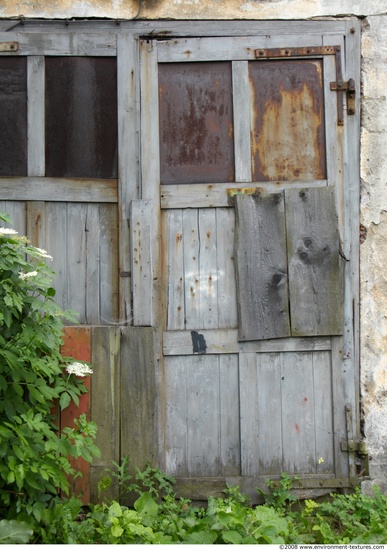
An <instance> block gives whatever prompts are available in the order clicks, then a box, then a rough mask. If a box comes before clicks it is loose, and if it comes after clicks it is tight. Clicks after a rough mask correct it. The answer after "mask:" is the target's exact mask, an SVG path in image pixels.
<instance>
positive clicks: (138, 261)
mask: <svg viewBox="0 0 387 550" xmlns="http://www.w3.org/2000/svg"><path fill="white" fill-rule="evenodd" d="M151 228H152V201H141V200H136V201H132V202H131V206H130V237H131V244H130V251H131V255H130V257H131V262H132V285H133V325H134V326H151V325H152V321H153V309H152V304H153V299H152V298H153V295H152V288H153V275H152V253H151V246H152V245H151V238H152V234H151Z"/></svg>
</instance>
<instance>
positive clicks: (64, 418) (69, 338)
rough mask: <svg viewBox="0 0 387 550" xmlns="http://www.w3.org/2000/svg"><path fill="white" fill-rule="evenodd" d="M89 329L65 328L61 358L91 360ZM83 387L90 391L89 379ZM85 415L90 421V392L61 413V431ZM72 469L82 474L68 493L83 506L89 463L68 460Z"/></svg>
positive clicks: (87, 498)
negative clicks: (76, 498)
mask: <svg viewBox="0 0 387 550" xmlns="http://www.w3.org/2000/svg"><path fill="white" fill-rule="evenodd" d="M90 331H91V329H90V327H66V328H65V329H64V337H63V346H62V348H61V353H62V355H63V356H71V357H74V359H76V360H79V361H86V362H88V363H89V362H90V360H91V332H90ZM84 380H85V385H86V387H87V388H88V390H90V377H87V378H85V379H84ZM81 414H86V416H87V418H88V420H90V391H89V392H88V393H84V394H83V395H81V396H80V398H79V406H76V405H75V403H71V404H70V405H69V406H68V407H67V408H66V409H64V410H63V411H62V412H61V415H60V416H61V418H60V424H61V429H63V428H65V427H66V426H69V427H71V428H73V427H74V418H79V417H80V415H81ZM70 462H71V465H72V467H73V468H74V469H75V470H77V471H80V472H81V473H82V477H77V478H75V479H70V493H71V494H73V495H75V496H77V497H79V495H81V496H80V497H79V498H80V500H81V501H82V502H83V504H88V503H89V502H90V463H89V462H86V461H85V460H84V459H83V458H78V459H74V458H71V459H70Z"/></svg>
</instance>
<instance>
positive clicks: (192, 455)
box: [165, 355, 240, 476]
mask: <svg viewBox="0 0 387 550" xmlns="http://www.w3.org/2000/svg"><path fill="white" fill-rule="evenodd" d="M165 382H166V386H165V387H166V402H165V411H166V412H165V415H166V439H165V445H166V450H165V452H166V468H167V471H168V472H170V473H172V474H173V475H178V476H188V475H189V476H208V473H209V472H211V473H210V475H214V476H220V475H238V473H239V472H240V442H239V441H240V439H239V390H238V357H237V356H236V355H229V356H224V357H218V356H216V355H212V356H205V355H199V356H196V357H194V358H191V357H168V359H167V360H166V362H165Z"/></svg>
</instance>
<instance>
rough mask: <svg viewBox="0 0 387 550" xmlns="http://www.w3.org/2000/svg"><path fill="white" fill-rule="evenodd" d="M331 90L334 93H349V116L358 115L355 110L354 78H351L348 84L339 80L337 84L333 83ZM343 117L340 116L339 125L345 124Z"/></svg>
mask: <svg viewBox="0 0 387 550" xmlns="http://www.w3.org/2000/svg"><path fill="white" fill-rule="evenodd" d="M331 90H332V91H333V92H341V93H344V92H347V114H348V115H354V114H356V110H355V95H356V90H355V81H354V79H353V78H350V79H349V80H348V82H343V81H342V80H338V81H337V82H331ZM341 121H343V117H342V116H341V117H340V114H339V124H343V123H344V122H341Z"/></svg>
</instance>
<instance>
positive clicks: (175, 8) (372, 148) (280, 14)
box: [0, 0, 387, 491]
mask: <svg viewBox="0 0 387 550" xmlns="http://www.w3.org/2000/svg"><path fill="white" fill-rule="evenodd" d="M20 15H24V16H25V17H26V18H48V19H51V18H57V19H58V18H59V19H60V18H63V19H65V18H67V19H70V18H92V17H93V18H113V19H116V18H118V19H134V18H139V19H159V18H167V19H192V20H194V19H311V18H333V17H343V16H350V15H355V16H358V17H361V18H362V27H363V32H362V94H363V95H362V133H361V181H362V187H361V221H362V224H363V226H364V229H363V231H362V241H364V242H363V243H362V245H361V391H362V408H363V413H364V414H363V420H364V433H365V435H366V437H367V446H368V449H369V452H370V454H371V456H372V461H371V463H370V465H371V475H372V477H373V479H374V482H377V483H378V484H379V485H381V486H382V487H383V488H384V489H385V490H386V491H387V266H386V264H387V132H386V128H387V99H386V96H387V33H386V32H385V29H386V28H387V5H386V0H371V1H370V0H89V1H86V0H34V1H32V0H23V1H19V2H15V0H3V2H2V3H1V5H0V17H2V18H10V17H18V16H20ZM370 485H371V482H370V483H365V484H364V488H365V489H369V488H370Z"/></svg>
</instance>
